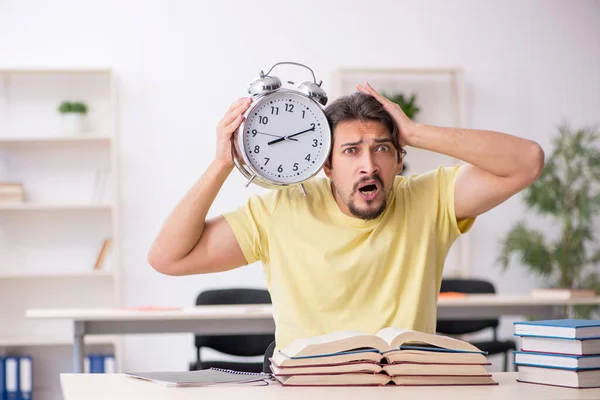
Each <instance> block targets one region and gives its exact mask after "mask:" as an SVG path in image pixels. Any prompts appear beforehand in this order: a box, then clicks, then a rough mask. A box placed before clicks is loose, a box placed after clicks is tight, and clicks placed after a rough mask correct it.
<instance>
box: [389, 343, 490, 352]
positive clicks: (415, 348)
mask: <svg viewBox="0 0 600 400" xmlns="http://www.w3.org/2000/svg"><path fill="white" fill-rule="evenodd" d="M400 350H423V351H435V352H438V353H470V354H487V353H488V352H487V351H471V350H453V349H445V348H443V347H435V346H431V347H430V346H411V345H406V344H404V345H402V346H400ZM392 351H394V350H392Z"/></svg>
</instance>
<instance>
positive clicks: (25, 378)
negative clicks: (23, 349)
mask: <svg viewBox="0 0 600 400" xmlns="http://www.w3.org/2000/svg"><path fill="white" fill-rule="evenodd" d="M19 390H20V392H21V396H20V400H31V399H32V392H33V360H32V358H31V356H21V357H19Z"/></svg>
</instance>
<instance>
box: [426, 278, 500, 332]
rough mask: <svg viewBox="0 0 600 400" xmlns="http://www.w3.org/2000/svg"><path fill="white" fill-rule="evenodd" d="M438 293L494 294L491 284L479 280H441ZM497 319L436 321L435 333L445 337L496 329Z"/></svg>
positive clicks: (494, 290)
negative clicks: (445, 335)
mask: <svg viewBox="0 0 600 400" xmlns="http://www.w3.org/2000/svg"><path fill="white" fill-rule="evenodd" d="M440 292H442V293H443V292H458V293H472V294H476V293H481V294H485V293H496V289H495V288H494V285H493V284H492V283H491V282H488V281H484V280H480V279H443V280H442V285H441V288H440ZM498 325H499V322H498V319H473V320H438V321H437V327H436V331H437V332H439V333H443V334H447V335H463V334H466V333H474V332H478V331H481V330H483V329H486V328H492V329H496V328H497V327H498Z"/></svg>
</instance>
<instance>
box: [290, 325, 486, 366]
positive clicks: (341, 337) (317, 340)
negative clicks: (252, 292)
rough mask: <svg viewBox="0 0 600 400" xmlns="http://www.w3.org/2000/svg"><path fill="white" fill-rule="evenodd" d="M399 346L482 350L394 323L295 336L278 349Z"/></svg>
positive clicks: (329, 351) (309, 353) (310, 352)
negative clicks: (367, 330)
mask: <svg viewBox="0 0 600 400" xmlns="http://www.w3.org/2000/svg"><path fill="white" fill-rule="evenodd" d="M401 348H403V349H411V350H428V351H439V352H459V353H460V352H465V353H469V352H471V353H479V354H485V353H484V352H482V351H481V350H480V349H479V348H477V347H476V346H474V345H472V344H471V343H469V342H465V341H462V340H458V339H454V338H451V337H449V336H440V335H433V334H430V333H424V332H418V331H413V330H408V329H401V328H395V327H389V328H384V329H382V330H380V331H379V332H377V333H376V334H375V335H369V334H366V333H364V332H360V331H339V332H333V333H330V334H326V335H321V336H313V337H309V338H304V339H298V340H296V341H294V342H292V343H291V344H289V345H288V346H286V347H284V348H283V349H281V353H282V355H284V356H285V357H287V358H291V359H294V358H301V357H317V356H327V355H335V354H338V353H343V352H349V351H366V352H368V351H371V352H373V351H376V352H378V353H380V354H386V353H388V352H392V351H397V350H400V349H401Z"/></svg>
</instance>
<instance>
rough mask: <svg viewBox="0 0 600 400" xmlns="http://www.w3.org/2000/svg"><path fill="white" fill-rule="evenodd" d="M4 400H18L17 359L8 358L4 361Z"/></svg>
mask: <svg viewBox="0 0 600 400" xmlns="http://www.w3.org/2000/svg"><path fill="white" fill-rule="evenodd" d="M4 368H5V371H4V372H5V378H4V379H5V381H4V386H5V388H6V392H5V393H6V400H19V397H20V396H19V358H18V357H13V356H9V357H6V358H5V359H4Z"/></svg>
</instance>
